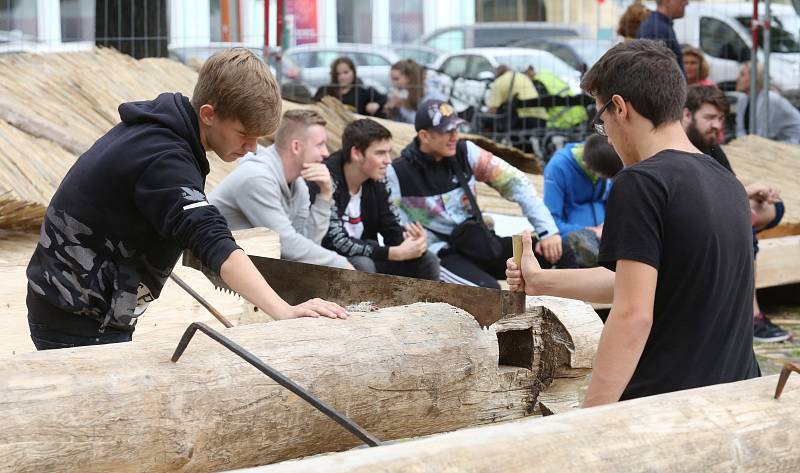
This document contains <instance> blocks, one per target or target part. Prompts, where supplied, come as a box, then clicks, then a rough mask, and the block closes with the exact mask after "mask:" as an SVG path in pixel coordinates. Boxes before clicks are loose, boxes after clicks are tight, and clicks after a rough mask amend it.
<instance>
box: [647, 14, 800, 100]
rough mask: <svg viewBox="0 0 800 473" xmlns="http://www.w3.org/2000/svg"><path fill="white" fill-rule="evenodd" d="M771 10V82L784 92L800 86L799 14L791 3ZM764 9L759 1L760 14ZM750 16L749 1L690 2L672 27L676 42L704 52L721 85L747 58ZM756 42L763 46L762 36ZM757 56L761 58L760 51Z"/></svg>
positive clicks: (712, 78) (712, 74) (716, 80)
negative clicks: (682, 15) (683, 13)
mask: <svg viewBox="0 0 800 473" xmlns="http://www.w3.org/2000/svg"><path fill="white" fill-rule="evenodd" d="M650 8H655V5H651V6H650ZM771 10H772V22H771V26H772V28H771V35H772V39H771V41H770V42H771V43H772V47H771V49H770V51H771V52H770V56H769V60H770V67H769V69H770V83H771V85H775V86H777V87H779V88H780V89H781V90H782V91H785V92H786V91H790V90H796V89H800V16H798V14H797V12H795V10H794V9H793V8H792V7H791V6H790V5H780V4H779V5H772V7H771ZM763 12H764V3H763V2H760V3H759V14H760V15H761V14H763ZM752 17H753V3H752V2H749V3H748V2H736V3H705V2H690V3H689V6H687V7H686V15H685V16H684V17H683V18H680V19H677V20H675V22H674V24H673V27H674V29H675V35H676V36H677V37H678V42H680V43H681V44H690V45H692V46H694V47H697V48H700V49H701V50H702V51H703V52H704V53H705V55H706V59H707V60H708V62H709V64H710V66H711V74H710V78H711V80H713V81H714V82H716V83H717V84H720V85H722V86H723V87H724V86H725V85H732V84H722V83H724V82H735V81H736V76H737V75H738V73H739V66H740V63H741V62H743V61H749V60H750V51H751V44H752V43H751V37H752V34H751V32H750V22H751V20H752ZM759 36H761V34H759ZM759 44H761V45H762V47H763V39H759ZM758 59H759V61H763V60H764V56H763V54H762V53H761V51H759V55H758Z"/></svg>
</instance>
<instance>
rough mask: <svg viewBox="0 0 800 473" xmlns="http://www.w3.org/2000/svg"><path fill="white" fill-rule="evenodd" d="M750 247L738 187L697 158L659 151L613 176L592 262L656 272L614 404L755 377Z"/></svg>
mask: <svg viewBox="0 0 800 473" xmlns="http://www.w3.org/2000/svg"><path fill="white" fill-rule="evenodd" d="M751 243H752V235H751V230H750V206H749V204H748V201H747V196H746V195H745V193H744V189H743V188H742V185H741V184H739V182H738V181H737V180H736V178H735V177H734V175H733V174H731V173H730V172H729V171H728V170H726V169H724V168H723V167H722V166H721V165H719V164H718V163H717V162H716V161H714V160H713V159H711V158H710V157H708V156H706V155H704V154H690V153H685V152H681V151H675V150H665V151H661V152H659V153H657V154H656V155H654V156H653V157H651V158H650V159H647V160H645V161H642V162H640V163H637V164H635V165H633V166H631V167H628V168H626V169H624V170H622V171H621V172H620V173H619V174H618V175H617V176H616V177H615V179H614V187H613V188H612V189H611V195H610V196H609V199H608V204H607V212H606V221H605V225H604V227H603V238H602V241H601V243H600V254H599V258H598V260H599V262H600V264H601V265H603V266H605V267H607V268H609V269H610V270H612V271H615V270H616V262H617V261H618V260H621V259H626V260H633V261H639V262H642V263H645V264H648V265H650V266H652V267H654V268H656V269H657V270H658V282H657V285H656V294H655V303H654V307H653V326H652V328H651V330H650V336H649V337H648V339H647V343H646V344H645V347H644V351H643V352H642V356H641V358H640V360H639V364H638V365H637V366H636V370H635V372H634V374H633V377H632V378H631V380H630V382H629V383H628V386H627V387H626V388H625V391H624V392H623V394H622V397H621V398H620V399H621V400H624V399H633V398H638V397H642V396H650V395H654V394H660V393H666V392H671V391H678V390H681V389H690V388H696V387H700V386H707V385H712V384H718V383H727V382H732V381H739V380H743V379H749V378H753V377H757V376H759V375H760V371H759V368H758V364H757V363H756V358H755V354H754V353H753V284H754V276H753V250H752V244H751Z"/></svg>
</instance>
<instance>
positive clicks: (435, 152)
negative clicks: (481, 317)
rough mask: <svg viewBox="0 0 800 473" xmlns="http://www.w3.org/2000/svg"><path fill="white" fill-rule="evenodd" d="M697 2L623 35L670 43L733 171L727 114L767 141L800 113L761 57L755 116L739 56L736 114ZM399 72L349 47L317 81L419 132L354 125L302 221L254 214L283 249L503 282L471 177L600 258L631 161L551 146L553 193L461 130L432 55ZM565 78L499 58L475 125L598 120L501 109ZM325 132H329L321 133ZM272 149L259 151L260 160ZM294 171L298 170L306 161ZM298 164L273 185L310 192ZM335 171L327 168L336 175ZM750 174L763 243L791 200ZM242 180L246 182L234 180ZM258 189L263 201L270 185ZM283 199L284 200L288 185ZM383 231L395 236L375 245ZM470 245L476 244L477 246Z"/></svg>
mask: <svg viewBox="0 0 800 473" xmlns="http://www.w3.org/2000/svg"><path fill="white" fill-rule="evenodd" d="M687 3H688V2H687V1H686V0H659V1H657V2H656V9H655V10H653V11H650V10H649V9H648V8H647V7H645V6H644V5H643V4H642V3H641V2H635V3H633V4H632V5H630V7H629V8H628V9H627V10H626V12H625V13H624V15H623V16H622V17H621V18H620V21H619V27H618V30H617V33H618V34H619V35H620V36H621V37H622V38H623V39H624V41H630V40H632V39H634V38H636V39H651V40H656V41H660V42H662V43H663V44H665V45H666V46H667V48H669V50H670V51H671V52H672V54H673V55H674V58H675V61H676V63H677V64H678V66H679V68H680V70H681V73H682V74H683V76H684V79H685V81H686V85H687V86H688V87H689V89H688V90H689V92H688V96H687V103H686V104H685V108H684V117H683V120H682V124H683V126H684V128H685V130H686V133H687V135H688V136H689V138H690V139H691V140H692V143H694V145H695V146H697V148H698V149H700V150H702V151H703V152H704V153H706V154H708V155H710V156H712V157H713V158H714V159H716V160H717V161H718V162H720V164H722V165H723V166H724V167H725V168H727V169H728V170H729V171H731V172H733V170H732V169H731V166H730V163H728V161H727V158H726V157H725V155H724V153H723V152H722V148H721V147H720V145H721V144H723V143H724V142H725V139H726V134H725V131H726V124H727V123H729V119H730V120H731V121H732V122H733V126H732V127H730V128H729V130H730V129H732V131H733V133H732V134H730V135H728V137H731V136H732V135H733V136H742V135H745V134H748V133H751V132H753V131H756V132H762V131H763V130H764V128H765V124H767V123H768V124H769V126H768V128H769V134H770V136H769V137H770V138H772V139H775V140H778V141H784V142H787V143H800V111H798V110H797V109H796V108H794V107H793V106H792V105H791V104H790V103H789V102H788V101H787V100H786V99H785V98H783V97H782V96H781V95H780V94H779V93H778V92H777V91H773V90H762V89H763V84H764V74H765V72H764V70H763V67H760V66H759V69H757V72H756V74H757V76H756V84H757V87H758V102H757V111H756V117H757V118H756V122H757V125H755V126H751V124H750V122H749V120H750V114H749V107H750V105H749V103H748V99H749V94H748V92H749V87H750V65H749V63H745V64H742V66H741V71H740V75H739V80H738V81H737V83H736V90H737V91H738V92H740V93H738V94H734V95H732V97H735V99H736V102H734V103H733V105H734V106H735V113H730V108H731V107H730V106H729V102H730V100H731V99H730V98H729V97H728V96H726V94H725V93H724V92H722V91H721V90H720V89H719V88H718V87H717V84H715V83H714V81H712V80H711V79H710V72H711V71H710V66H709V62H708V60H707V59H706V57H705V55H704V54H703V52H702V51H701V50H700V49H698V48H695V47H692V46H690V45H685V44H683V45H682V44H680V43H679V42H678V40H677V38H676V36H675V32H674V31H673V29H672V21H673V20H674V19H677V18H681V17H682V16H683V14H684V9H685V7H686V5H687ZM390 81H391V89H390V91H389V92H388V94H382V93H380V92H378V91H377V90H376V89H375V88H373V87H368V86H365V85H364V84H363V83H362V82H361V81H360V80H359V79H358V75H357V71H356V66H355V64H354V63H353V61H352V60H350V59H348V58H347V57H339V58H337V59H336V60H334V61H333V63H332V64H331V69H330V84H328V85H327V86H324V87H320V89H319V90H318V91H317V93H316V95H315V99H316V100H320V99H321V98H323V97H325V96H332V97H335V98H337V99H339V100H340V101H341V102H342V103H343V104H344V105H345V106H347V107H348V108H349V109H351V110H352V111H354V112H356V113H359V114H361V115H365V116H372V117H381V118H388V119H392V120H396V121H400V122H404V123H409V124H414V126H415V129H416V131H417V137H416V138H415V139H414V141H413V142H411V143H409V144H408V146H407V147H406V148H405V149H404V150H403V152H402V153H401V155H400V157H399V158H397V159H396V160H395V161H393V162H392V161H391V159H390V156H389V153H390V149H391V146H390V145H389V140H390V139H391V134H390V133H389V131H388V130H386V129H385V128H384V127H382V126H381V125H379V124H377V123H376V122H373V121H370V120H368V119H361V120H358V121H356V122H354V123H353V124H351V125H349V126H348V127H347V129H346V130H345V133H344V136H343V137H342V139H343V148H342V150H339V151H337V152H335V153H334V154H333V155H332V157H331V158H328V159H327V160H325V163H326V164H327V165H328V169H329V171H330V173H329V174H330V176H334V178H333V180H334V181H335V183H334V184H331V183H330V182H325V183H322V185H320V186H316V185H315V186H314V188H318V190H317V191H316V195H315V193H314V192H312V193H311V194H310V200H303V201H302V202H301V203H300V204H299V206H298V209H302V212H304V216H303V217H302V218H300V220H299V221H298V222H294V219H296V218H297V217H296V215H294V214H293V213H292V212H291V211H290V207H291V205H290V204H289V203H287V202H284V204H283V207H284V213H286V215H285V217H284V218H283V220H282V221H283V222H284V223H283V224H282V225H277V226H276V225H274V224H273V223H272V222H264V221H261V220H258V219H254V220H253V221H252V222H250V224H251V225H264V226H268V227H270V228H272V227H275V228H276V229H278V230H279V232H280V233H281V238H282V241H283V240H284V238H286V239H287V240H286V242H287V244H286V245H285V247H286V248H292V249H291V250H289V249H287V254H286V255H284V256H285V257H288V258H291V259H296V260H300V261H307V262H318V263H319V262H323V260H324V264H332V265H337V266H340V267H355V268H357V269H360V270H366V271H372V272H375V271H378V272H386V273H392V274H403V275H416V276H417V277H424V278H429V279H442V280H444V281H449V282H456V283H463V284H476V285H480V286H486V287H498V283H497V280H498V279H502V278H503V272H504V270H505V267H504V264H503V261H504V259H505V256H507V255H508V254H510V253H509V252H510V251H511V250H510V248H511V245H510V240H508V239H506V238H503V237H498V236H497V235H496V234H495V233H494V231H493V229H492V228H491V223H492V222H491V221H489V222H488V225H487V224H486V223H485V222H484V218H483V215H482V213H481V212H480V209H479V208H478V206H477V202H476V201H475V198H474V194H475V185H476V183H477V182H485V183H487V184H489V185H490V186H492V187H495V189H496V190H497V191H498V192H499V193H500V194H501V195H502V196H503V197H505V198H507V199H509V200H511V201H514V202H516V203H518V204H519V205H520V208H521V210H522V214H523V215H524V216H525V217H526V218H527V219H528V221H529V222H530V224H531V226H532V227H533V229H534V231H535V238H534V246H535V249H536V255H537V258H538V259H539V262H540V264H541V265H543V266H544V267H559V268H573V267H583V268H589V267H594V266H596V265H597V258H598V252H599V247H600V241H601V238H602V235H603V225H604V220H605V206H606V202H607V199H608V196H609V193H610V191H611V188H612V186H613V180H614V177H615V175H616V174H617V173H618V172H619V171H620V170H621V169H622V162H621V160H620V158H619V156H618V155H617V154H616V152H615V150H614V148H613V147H612V146H611V145H610V144H609V142H608V140H607V138H605V137H603V136H598V135H593V134H590V133H586V134H585V135H584V137H585V139H582V140H578V141H575V142H570V143H565V145H564V146H563V147H561V148H560V149H558V150H557V151H556V152H555V153H554V154H553V155H552V157H549V158H548V161H547V164H546V166H545V169H544V176H545V180H544V196H543V198H540V197H539V196H538V195H537V194H536V191H535V189H534V188H533V186H532V185H530V182H529V181H527V179H525V177H524V174H522V173H520V172H519V171H517V170H516V169H514V168H513V167H511V166H509V165H508V164H506V163H505V162H503V161H502V160H500V159H499V158H497V157H496V156H493V155H491V153H488V152H486V151H484V150H481V149H480V148H478V147H477V146H476V145H475V144H474V143H472V142H469V141H465V140H461V139H459V138H458V128H459V126H461V125H462V123H463V122H464V120H462V119H461V118H460V117H459V116H458V114H457V113H456V112H455V111H454V110H453V108H452V107H451V106H450V105H449V104H448V103H446V100H447V97H445V96H443V94H442V92H441V90H439V89H438V88H437V87H435V85H434V84H432V83H431V81H430V80H429V78H428V74H427V73H426V69H425V68H424V67H423V66H421V65H419V64H417V63H416V62H414V61H413V60H411V59H404V60H401V61H399V62H397V63H395V64H393V65H392V66H391V70H390ZM567 89H568V86H567V85H566V83H565V82H564V81H563V80H561V79H560V78H558V77H555V76H554V75H553V74H552V73H550V72H549V71H546V70H541V71H537V70H535V69H534V67H533V66H529V67H528V68H527V69H526V70H513V69H511V68H509V66H508V65H506V64H500V65H499V66H498V67H497V68H496V69H495V71H494V80H493V81H491V83H490V84H489V88H488V93H487V96H486V103H485V107H486V111H487V113H486V114H485V115H484V116H483V117H482V119H483V122H482V123H480V124H479V126H481V127H483V128H496V129H501V130H502V129H504V128H511V129H537V128H547V127H557V128H569V127H575V126H577V125H579V124H582V123H583V124H586V123H588V119H589V116H588V114H587V109H586V107H583V106H576V107H543V106H539V107H528V106H521V107H518V108H516V109H515V110H514V111H513V112H514V113H513V114H511V115H504V114H507V113H509V112H510V111H509V108H510V104H511V103H512V99H514V100H519V101H521V102H522V103H524V102H525V101H530V100H533V99H537V98H539V97H542V96H557V95H559V94H562V93H564V91H565V90H567ZM767 102H769V116H767V115H766V114H767V112H766V106H765V104H766V103H767ZM499 116H504V117H506V116H507V117H508V120H505V119H503V120H498V118H497V117H499ZM288 119H289V120H291V117H288ZM320 120H321V119H320ZM320 140H322V137H318V141H320ZM311 145H313V144H307V143H305V141H304V140H299V141H297V144H296V145H291V146H290V145H286V144H279V143H276V145H274V146H282V147H283V149H282V152H283V154H286V153H293V152H292V151H290V150H291V149H294V147H296V148H297V149H300V150H302V149H305V148H306V147H307V146H311ZM267 152H268V151H267V150H266V149H259V150H258V151H257V153H256V154H255V155H253V157H251V158H250V160H253V159H257V158H256V156H258V155H265V153H267ZM273 152H274V151H273ZM283 154H282V155H283ZM295 154H297V155H298V156H299V155H300V154H302V153H299V152H296V153H295ZM323 157H325V156H319V155H317V156H316V157H315V158H314V159H313V160H312V161H311V162H310V163H309V164H308V166H314V165H315V164H319V162H321V159H322V158H323ZM445 158H451V159H445ZM247 161H248V160H245V163H244V164H245V165H246V163H247ZM301 161H302V160H301ZM303 165H305V164H303ZM297 169H298V171H297V172H299V169H300V168H297ZM297 172H295V173H294V174H292V175H291V176H290V175H289V174H286V175H285V176H284V177H285V178H286V179H283V180H281V182H280V185H279V186H277V187H276V189H277V188H285V189H284V193H289V192H290V190H289V189H293V190H292V192H299V193H300V194H302V195H303V196H305V195H306V194H305V193H303V191H299V190H298V189H301V188H302V185H301V184H297V185H295V186H294V187H292V186H291V183H292V180H293V179H298V178H299V176H300V175H299V174H297ZM250 174H252V173H250ZM233 176H234V177H235V174H234V175H233ZM309 176H310V179H308V178H307V179H306V180H309V181H310V182H314V180H313V179H314V177H315V175H314V174H310V175H309ZM234 177H231V178H229V180H230V179H233V178H234ZM249 179H254V177H252V176H250V177H249ZM326 180H330V177H329V176H326ZM382 182H385V184H380V183H382ZM742 184H743V185H745V187H746V190H747V193H748V197H749V198H750V202H751V207H752V209H753V244H754V252H756V253H757V251H758V246H757V241H758V240H757V237H756V233H757V232H759V231H761V230H763V229H765V228H771V227H773V226H775V225H777V224H778V223H779V222H780V219H781V217H782V215H783V211H784V209H783V203H782V202H781V200H780V193H779V191H778V190H777V189H775V188H773V187H771V186H770V185H768V184H761V183H745V182H743V183H742ZM287 185H288V187H287ZM234 187H235V188H236V189H237V190H241V188H242V187H241V186H240V185H238V183H237V184H236V185H235V186H234ZM225 188H226V186H220V189H218V190H217V191H215V193H217V194H220V195H221V194H222V192H223V191H224V189H225ZM329 189H333V191H330V190H329ZM254 194H255V196H254V197H253V198H254V199H259V198H260V196H263V195H266V193H265V192H254ZM332 195H333V196H334V197H331V196H332ZM287 196H289V194H287V195H284V197H283V199H284V200H286V199H287V198H289V197H287ZM213 197H214V196H213V195H212V198H213ZM274 197H275V200H276V201H277V197H278V196H277V195H276V196H274ZM220 198H221V197H220ZM294 198H297V199H299V198H300V197H294ZM303 198H304V199H305V197H303ZM239 199H242V197H239ZM315 199H316V200H315ZM320 201H324V202H325V204H324V206H327V202H329V201H331V203H332V204H333V205H332V206H331V209H328V210H326V212H328V213H325V214H324V215H322V214H320V215H319V216H317V218H316V221H317V222H319V224H320V225H322V222H323V221H328V220H329V227H328V230H327V232H323V231H322V228H321V226H320V227H319V228H317V229H316V231H315V232H312V233H314V235H313V236H308V235H306V233H305V232H308V230H309V229H308V223H309V222H310V221H314V219H311V220H309V218H308V217H306V216H305V215H307V214H309V211H308V209H309V208H311V209H315V208H321V207H320V205H321V204H320ZM220 203H222V204H223V205H222V207H221V208H223V209H225V208H226V205H227V204H226V202H225V200H224V199H222V200H221V201H220ZM309 205H310V207H309ZM243 207H244V208H247V207H248V205H247V204H245V205H243ZM224 212H225V211H224ZM240 212H241V211H238V212H233V214H232V219H233V220H232V221H233V222H237V221H239V220H240V216H241V213H240ZM312 213H313V212H312ZM279 227H280V228H279ZM378 234H380V235H381V237H382V240H383V245H385V246H382V245H381V244H378V242H377V241H378V238H377V235H378ZM292 235H300V236H302V238H305V239H306V240H304V245H306V246H311V247H313V248H314V251H315V253H314V254H319V255H324V257H322V258H321V259H320V258H311V257H302V256H298V255H294V254H288V253H291V252H293V251H295V250H296V249H297V248H298V247H302V246H304V245H299V246H298V245H293V244H290V240H288V238H291V236H292ZM303 235H305V236H303ZM465 235H466V236H465ZM470 240H472V242H473V244H470V243H469V242H470ZM474 242H480V246H479V245H477V244H474ZM487 248H488V250H487ZM753 315H754V330H755V336H756V339H758V340H763V341H779V340H785V339H786V338H788V337H789V336H790V334H789V333H788V332H787V331H785V330H783V329H781V328H779V327H777V326H775V325H774V324H772V323H771V322H770V321H769V319H767V318H765V317H764V316H763V314H762V313H761V310H760V309H759V306H758V303H757V301H756V300H755V296H754V298H753Z"/></svg>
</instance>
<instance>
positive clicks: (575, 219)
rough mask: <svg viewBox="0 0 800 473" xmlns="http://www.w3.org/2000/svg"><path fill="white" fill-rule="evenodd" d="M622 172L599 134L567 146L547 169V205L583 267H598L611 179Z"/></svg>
mask: <svg viewBox="0 0 800 473" xmlns="http://www.w3.org/2000/svg"><path fill="white" fill-rule="evenodd" d="M621 169H622V161H620V159H619V156H618V155H617V152H616V151H614V148H613V147H612V146H611V145H610V144H608V138H606V137H604V136H600V135H592V136H590V137H588V138H586V142H585V143H570V144H568V145H566V146H565V147H563V148H561V149H560V150H558V151H557V152H556V153H555V154H554V155H553V157H552V158H551V159H550V161H548V163H547V166H545V168H544V203H545V205H546V206H547V208H548V210H550V214H551V215H552V216H553V219H554V220H555V222H556V225H558V230H559V232H561V235H562V237H566V238H567V240H568V241H569V243H570V246H571V247H572V249H573V251H575V256H576V259H577V261H578V265H579V266H581V267H585V268H590V267H593V266H597V253H598V251H599V247H600V237H601V236H602V235H603V221H604V220H605V216H606V201H607V200H608V193H609V191H610V190H611V178H612V177H614V175H616V174H617V173H618V172H619V171H620V170H621Z"/></svg>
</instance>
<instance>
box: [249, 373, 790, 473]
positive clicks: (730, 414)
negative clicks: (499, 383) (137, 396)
mask: <svg viewBox="0 0 800 473" xmlns="http://www.w3.org/2000/svg"><path fill="white" fill-rule="evenodd" d="M776 381H777V376H770V377H766V378H760V379H753V380H749V381H742V382H738V383H733V384H726V385H718V386H712V387H707V388H701V389H694V390H689V391H682V392H677V393H671V394H665V395H660V396H653V397H650V398H643V399H638V400H634V401H627V402H621V403H618V404H613V405H610V406H605V407H599V408H593V409H585V410H580V411H575V412H571V413H569V414H563V415H557V416H551V417H547V418H533V419H527V420H524V421H519V422H508V423H504V424H501V425H493V426H486V427H479V428H472V429H465V430H460V431H458V432H452V433H448V434H442V435H435V436H432V437H429V438H426V439H418V440H413V441H409V442H403V443H399V444H395V445H388V446H384V447H377V448H370V449H361V450H354V451H351V452H344V453H339V454H335V455H326V456H319V457H316V458H309V459H306V460H300V461H291V462H284V463H281V464H278V465H271V466H266V467H261V468H253V469H248V470H241V473H245V472H247V473H288V472H303V473H314V472H320V473H322V472H324V473H344V472H351V473H356V472H358V473H361V472H363V473H367V472H369V473H390V472H398V473H400V472H410V471H413V472H415V473H424V472H431V473H434V472H437V473H438V472H441V471H458V472H463V473H470V472H475V473H477V472H482V473H483V472H485V473H495V472H507V473H516V472H527V471H538V472H549V471H553V472H559V473H561V472H578V473H584V472H591V471H624V472H640V471H641V472H645V471H647V472H652V471H658V472H677V471H687V472H688V471H703V472H715V471H720V472H723V471H724V472H730V471H736V472H740V473H748V472H753V473H756V472H764V471H782V472H790V471H791V472H795V471H800V448H798V445H800V413H798V411H797V406H798V404H799V403H800V377H798V378H795V379H791V378H790V379H789V384H788V385H787V387H786V390H785V391H784V393H783V395H782V396H781V398H780V399H779V400H775V399H773V398H772V395H773V392H774V391H775V384H776Z"/></svg>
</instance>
